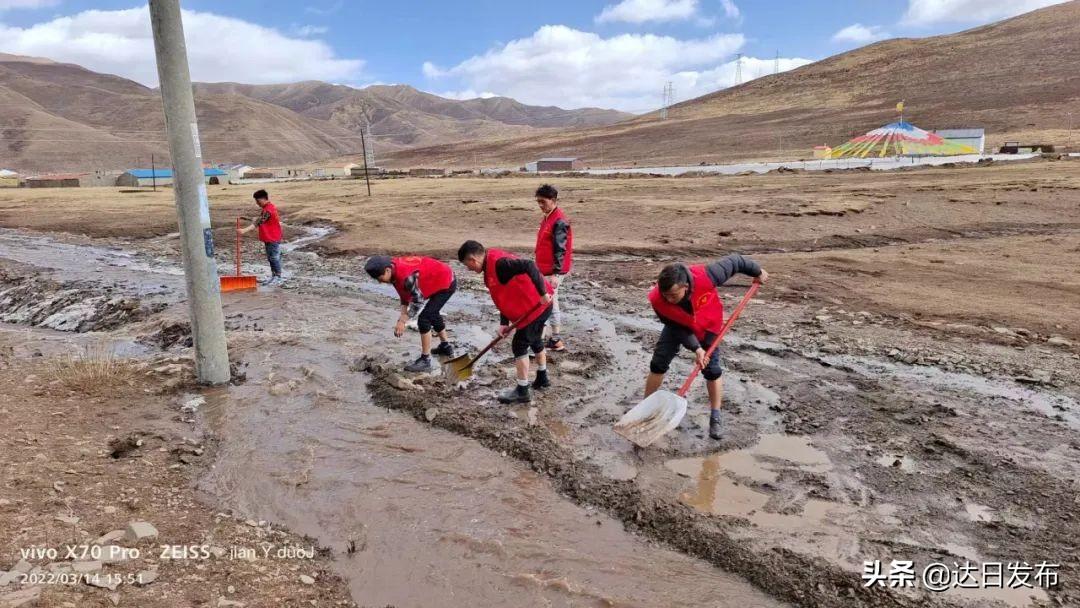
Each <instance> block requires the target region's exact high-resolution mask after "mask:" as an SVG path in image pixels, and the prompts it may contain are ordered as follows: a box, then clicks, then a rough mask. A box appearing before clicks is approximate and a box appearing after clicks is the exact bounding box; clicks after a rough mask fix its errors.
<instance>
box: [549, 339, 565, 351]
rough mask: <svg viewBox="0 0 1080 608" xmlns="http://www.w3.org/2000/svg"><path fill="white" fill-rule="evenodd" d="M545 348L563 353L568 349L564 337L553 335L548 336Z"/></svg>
mask: <svg viewBox="0 0 1080 608" xmlns="http://www.w3.org/2000/svg"><path fill="white" fill-rule="evenodd" d="M544 348H545V349H547V350H550V351H552V352H556V353H561V352H563V351H564V350H566V343H565V342H563V340H562V338H555V337H552V338H548V341H547V344H546V345H544Z"/></svg>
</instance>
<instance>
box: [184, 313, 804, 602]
mask: <svg viewBox="0 0 1080 608" xmlns="http://www.w3.org/2000/svg"><path fill="white" fill-rule="evenodd" d="M289 314H290V310H289V307H285V310H284V315H285V316H289ZM293 314H299V312H298V311H293ZM382 317H386V319H383V318H382ZM366 318H367V319H369V321H374V322H375V323H376V324H378V323H379V322H382V321H388V320H389V318H390V317H389V315H386V314H384V312H383V311H378V312H376V311H371V314H370V315H369V316H366ZM279 322H282V323H283V324H284V325H288V321H287V319H279ZM305 324H306V331H309V332H310V331H313V326H315V327H318V326H320V325H321V326H322V329H321V330H320V331H323V332H326V334H325V335H312V336H310V337H311V338H312V339H311V340H305V343H304V344H292V343H289V344H287V345H281V344H279V343H274V342H268V343H261V342H260V343H257V344H253V345H252V346H251V348H249V349H246V350H245V353H244V360H245V361H247V362H250V365H249V366H248V367H247V368H246V372H247V374H248V382H247V383H246V384H244V385H242V386H237V387H229V388H227V389H217V390H214V391H208V392H207V393H205V395H204V396H205V399H206V404H205V405H204V406H203V415H204V416H205V420H206V424H207V425H208V428H209V430H211V431H212V432H213V434H214V435H215V436H217V437H219V438H220V448H219V451H218V459H217V461H216V463H215V465H214V467H213V469H212V470H210V471H208V472H207V474H206V476H205V477H204V478H203V479H202V480H201V482H200V488H201V489H202V490H205V491H207V492H209V493H211V494H212V495H214V496H216V497H219V498H220V499H222V500H223V501H224V502H226V503H227V504H230V505H233V506H235V507H236V508H237V509H239V510H240V511H242V512H244V513H250V514H251V516H252V517H254V518H257V519H265V520H268V521H272V522H276V523H280V524H284V525H287V526H288V527H289V528H291V529H293V530H294V531H297V532H300V533H303V534H307V535H310V536H312V537H314V538H316V539H317V540H318V541H319V542H320V544H322V545H324V546H328V547H330V548H331V549H332V550H333V551H334V553H335V555H336V556H337V558H336V567H337V568H338V569H339V571H340V572H341V573H342V574H343V575H344V576H346V577H347V579H348V580H349V581H350V585H351V588H352V590H353V595H354V598H355V599H356V601H357V602H358V603H360V604H362V605H395V606H402V607H404V606H433V605H443V606H448V605H468V606H506V605H510V604H513V605H546V606H700V605H709V606H733V607H734V606H740V607H744V606H745V607H758V606H760V607H771V606H779V605H783V604H780V603H778V602H776V601H774V600H772V599H770V598H768V597H767V596H766V595H764V594H763V593H762V592H760V591H758V590H757V589H755V588H753V587H751V586H750V585H749V584H748V583H747V582H745V581H743V580H742V579H739V578H738V577H735V576H733V575H729V574H726V573H724V572H722V571H720V570H717V569H715V568H713V567H712V566H711V565H708V564H706V563H704V562H701V561H698V560H695V559H692V558H690V557H687V556H685V555H682V554H680V553H677V552H674V551H671V550H668V549H664V548H660V547H657V546H655V545H652V544H650V543H647V542H645V541H643V540H642V539H640V538H638V537H636V536H634V535H632V534H630V533H628V532H626V531H624V530H623V527H622V524H621V523H620V522H618V521H616V520H613V519H611V518H610V517H607V516H605V515H603V514H600V513H598V512H597V511H595V510H592V509H585V508H582V507H579V506H576V505H574V504H573V503H571V502H569V501H567V500H566V499H564V498H562V497H561V496H559V495H558V494H557V493H556V492H555V490H554V489H553V488H552V487H551V485H550V483H549V482H548V481H547V480H546V478H544V477H540V476H538V475H537V474H536V473H534V472H533V471H532V470H531V469H529V468H528V467H526V466H525V465H524V464H522V463H518V462H515V461H512V460H509V459H506V458H502V457H501V456H499V455H498V454H497V453H494V452H491V451H489V450H487V449H485V448H482V447H481V446H479V444H476V443H474V442H472V441H470V440H465V439H463V438H461V437H460V436H457V435H454V434H451V433H448V432H444V431H439V430H437V429H433V428H431V427H429V426H426V425H422V424H420V423H418V422H416V421H415V420H413V419H412V418H409V417H406V416H404V415H402V414H398V413H391V412H388V411H386V410H385V409H381V408H377V407H374V406H373V405H372V404H371V399H370V397H369V396H368V394H367V391H366V388H365V383H366V380H367V379H366V378H365V377H364V375H362V374H357V373H352V372H350V371H349V369H348V364H347V359H348V358H349V355H350V354H354V355H355V354H357V353H359V352H362V351H363V350H364V349H366V348H370V347H371V346H370V344H364V343H362V342H359V341H354V338H353V337H354V336H358V335H361V334H362V331H361V329H370V328H366V327H365V328H355V327H354V328H353V329H351V330H346V321H345V320H343V319H341V318H340V315H337V316H335V315H334V314H324V315H317V317H316V318H314V319H312V318H311V315H305ZM354 332H355V333H354ZM330 335H333V336H335V337H334V338H330V337H329V336H330ZM324 340H325V341H324ZM320 344H321V345H320ZM410 346H411V345H410ZM350 548H355V552H354V553H351V554H350V552H349V551H350Z"/></svg>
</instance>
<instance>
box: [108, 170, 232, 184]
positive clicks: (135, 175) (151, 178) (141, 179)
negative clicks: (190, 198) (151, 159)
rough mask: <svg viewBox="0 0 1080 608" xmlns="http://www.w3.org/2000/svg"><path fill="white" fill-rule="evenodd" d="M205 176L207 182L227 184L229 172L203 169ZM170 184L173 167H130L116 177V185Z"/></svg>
mask: <svg viewBox="0 0 1080 608" xmlns="http://www.w3.org/2000/svg"><path fill="white" fill-rule="evenodd" d="M203 178H204V180H205V181H206V183H207V184H226V183H228V182H229V174H228V173H226V172H225V171H222V170H221V169H203ZM155 183H156V184H157V185H158V186H170V185H172V183H173V173H172V169H128V170H127V171H124V172H123V173H121V174H120V177H118V178H116V185H117V186H121V187H129V188H142V187H149V186H153V185H154V184H155Z"/></svg>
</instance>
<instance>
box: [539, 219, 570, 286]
mask: <svg viewBox="0 0 1080 608" xmlns="http://www.w3.org/2000/svg"><path fill="white" fill-rule="evenodd" d="M558 220H562V221H564V222H566V224H567V226H569V225H570V221H569V220H567V219H566V216H565V215H564V214H563V211H562V207H555V209H554V210H552V212H551V213H549V214H548V215H547V217H545V218H544V220H543V221H542V222H540V231H539V232H537V233H536V265H537V266H538V267H539V268H540V272H541V273H542V274H544V275H552V274H556V271H560V272H563V273H566V272H570V268H571V266H573V264H574V232H573V230H568V231H567V234H566V252H565V253H563V265H562V268H561V269H558V268H555V245H554V243H553V240H554V239H553V236H552V233H551V232H552V230H553V229H554V227H555V222H557V221H558Z"/></svg>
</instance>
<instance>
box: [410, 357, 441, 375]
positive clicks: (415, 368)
mask: <svg viewBox="0 0 1080 608" xmlns="http://www.w3.org/2000/svg"><path fill="white" fill-rule="evenodd" d="M434 370H435V364H433V363H432V362H431V357H429V356H428V355H420V356H419V357H417V358H416V361H413V362H412V363H410V364H408V365H406V366H405V371H407V372H411V373H418V372H430V371H434Z"/></svg>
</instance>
